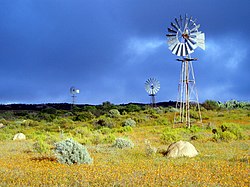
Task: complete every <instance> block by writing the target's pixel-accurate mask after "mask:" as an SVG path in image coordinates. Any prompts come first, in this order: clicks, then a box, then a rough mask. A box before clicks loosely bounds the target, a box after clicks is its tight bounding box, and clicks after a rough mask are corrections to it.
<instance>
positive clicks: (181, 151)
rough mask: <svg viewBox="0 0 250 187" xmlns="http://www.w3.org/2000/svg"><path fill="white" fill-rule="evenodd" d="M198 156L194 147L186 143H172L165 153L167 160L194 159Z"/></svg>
mask: <svg viewBox="0 0 250 187" xmlns="http://www.w3.org/2000/svg"><path fill="white" fill-rule="evenodd" d="M196 155H198V152H197V150H196V149H195V147H194V146H193V145H192V144H191V143H189V142H186V141H178V142H175V143H172V144H171V145H170V146H169V147H168V149H167V152H166V156H167V157H168V158H176V157H183V156H186V157H195V156H196Z"/></svg>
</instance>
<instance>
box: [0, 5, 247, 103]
mask: <svg viewBox="0 0 250 187" xmlns="http://www.w3.org/2000/svg"><path fill="white" fill-rule="evenodd" d="M249 7H250V1H249V0H206V1H205V0H204V1H201V0H172V1H169V0H0V63H1V68H0V80H1V81H0V103H50V102H52V103H55V102H71V95H70V93H69V88H70V87H71V86H75V87H76V88H78V89H80V93H79V94H78V95H77V103H88V104H100V103H102V102H104V101H110V102H111V103H116V104H119V103H129V102H145V103H147V102H149V96H148V94H147V93H146V92H145V90H144V83H145V81H146V80H147V79H148V78H150V77H155V78H156V79H158V80H159V81H160V83H161V89H160V91H159V92H158V94H157V98H156V99H157V101H169V100H176V98H177V86H178V82H179V73H180V63H178V62H176V60H175V59H176V56H175V55H173V54H172V53H171V51H170V50H169V49H168V46H167V38H166V36H165V35H166V33H167V28H168V27H169V26H170V23H171V21H173V19H174V18H175V17H177V16H179V15H180V14H182V15H183V16H184V14H185V13H187V14H188V15H189V16H193V17H194V18H197V23H199V24H201V27H200V29H199V30H200V31H202V32H204V33H205V36H206V50H205V51H203V50H202V49H198V48H197V49H196V50H195V52H194V53H192V57H197V58H198V59H199V60H198V61H197V62H194V63H193V65H194V71H195V77H196V87H197V90H198V94H199V100H200V102H203V101H205V100H206V99H212V100H220V101H227V100H230V99H236V100H240V101H249V100H250V96H249V95H250V79H249V72H250V60H249V57H250V11H249Z"/></svg>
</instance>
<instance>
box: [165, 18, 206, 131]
mask: <svg viewBox="0 0 250 187" xmlns="http://www.w3.org/2000/svg"><path fill="white" fill-rule="evenodd" d="M195 22H196V20H193V18H192V17H187V15H185V17H184V18H183V17H182V16H180V18H179V19H178V18H175V22H171V27H170V28H168V34H167V35H166V36H167V38H168V46H169V49H170V50H171V51H172V53H173V54H175V55H177V56H180V57H182V58H180V59H177V61H180V62H181V73H180V82H179V86H178V98H177V103H176V108H178V111H179V116H178V118H177V116H175V119H174V120H175V122H184V120H185V122H186V125H187V127H188V128H190V126H191V125H190V105H191V104H196V105H197V106H198V112H199V118H200V121H202V119H201V112H200V106H199V101H198V93H197V90H196V87H195V77H194V70H193V65H192V61H196V60H197V58H191V56H190V54H191V53H193V52H194V49H196V48H197V47H200V48H201V49H203V50H205V34H204V33H202V32H201V31H199V30H198V29H199V28H200V24H198V25H197V24H196V23H195Z"/></svg>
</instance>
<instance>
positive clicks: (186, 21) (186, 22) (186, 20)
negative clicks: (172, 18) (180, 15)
mask: <svg viewBox="0 0 250 187" xmlns="http://www.w3.org/2000/svg"><path fill="white" fill-rule="evenodd" d="M187 27H188V17H187V14H185V24H184V30H186V28H187Z"/></svg>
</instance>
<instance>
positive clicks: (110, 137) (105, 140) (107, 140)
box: [103, 134, 116, 143]
mask: <svg viewBox="0 0 250 187" xmlns="http://www.w3.org/2000/svg"><path fill="white" fill-rule="evenodd" d="M115 139H116V137H115V135H113V134H108V135H106V136H105V137H104V138H103V143H113V142H114V141H115Z"/></svg>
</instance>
